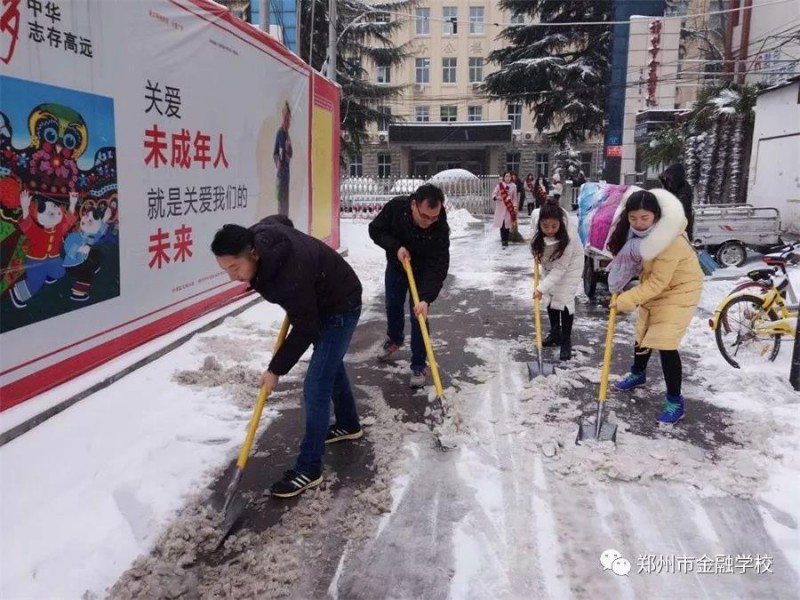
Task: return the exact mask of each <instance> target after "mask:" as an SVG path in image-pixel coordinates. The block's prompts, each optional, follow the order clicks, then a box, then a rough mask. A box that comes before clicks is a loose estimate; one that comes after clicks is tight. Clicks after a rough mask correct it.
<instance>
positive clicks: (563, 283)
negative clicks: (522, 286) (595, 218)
mask: <svg viewBox="0 0 800 600" xmlns="http://www.w3.org/2000/svg"><path fill="white" fill-rule="evenodd" d="M561 210H562V212H563V213H564V215H565V217H566V218H565V221H566V222H567V233H568V235H569V244H568V245H567V247H566V249H565V250H564V253H563V254H562V255H561V256H560V257H558V258H557V259H556V260H553V258H552V256H553V253H554V252H555V249H556V247H557V246H558V244H547V243H546V242H547V239H545V247H544V256H542V261H541V272H540V274H539V276H540V280H539V291H540V292H542V296H543V298H542V303H543V305H544V306H549V307H550V308H552V309H554V310H564V309H565V308H566V309H567V311H569V313H570V314H573V315H574V314H575V296H577V295H578V292H579V291H580V290H581V289H582V287H583V246H582V245H581V240H580V237H578V221H577V219H575V218H573V217H572V216H571V215H570V214H569V213H568V212H567V211H565V210H564V209H563V208H562V209H561ZM538 227H539V209H536V210H535V211H533V214H532V215H531V239H532V238H533V236H534V235H536V231H537V230H538Z"/></svg>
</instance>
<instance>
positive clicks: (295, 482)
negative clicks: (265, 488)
mask: <svg viewBox="0 0 800 600" xmlns="http://www.w3.org/2000/svg"><path fill="white" fill-rule="evenodd" d="M320 483H322V473H321V472H320V473H318V474H317V475H316V477H310V476H308V475H303V474H302V473H298V472H297V471H293V470H292V469H289V470H288V471H286V472H285V473H284V474H283V479H281V480H280V481H276V482H275V483H273V484H272V487H271V488H269V492H270V494H272V495H273V496H275V497H276V498H291V497H293V496H297V495H298V494H299V493H301V492H304V491H305V490H307V489H309V488H313V487H316V486H318V485H319V484H320Z"/></svg>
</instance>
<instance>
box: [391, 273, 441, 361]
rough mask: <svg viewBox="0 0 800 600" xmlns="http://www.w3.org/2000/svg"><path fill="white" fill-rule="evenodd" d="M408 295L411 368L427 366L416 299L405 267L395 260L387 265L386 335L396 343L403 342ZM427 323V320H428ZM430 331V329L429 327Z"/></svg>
mask: <svg viewBox="0 0 800 600" xmlns="http://www.w3.org/2000/svg"><path fill="white" fill-rule="evenodd" d="M406 296H408V297H409V298H408V306H409V309H410V311H411V368H412V369H422V368H424V367H425V364H426V363H425V343H424V342H423V341H422V331H421V330H420V328H419V321H418V320H417V317H416V316H415V315H414V300H413V299H412V298H411V294H409V292H408V276H407V275H406V272H405V269H403V268H402V267H400V266H398V265H397V264H395V263H394V262H389V263H387V265H386V323H387V327H386V336H387V337H388V338H389V339H390V340H391V341H392V342H394V343H395V344H402V343H403V321H404V315H403V305H404V304H405V303H406ZM426 324H427V322H426ZM428 331H430V329H428Z"/></svg>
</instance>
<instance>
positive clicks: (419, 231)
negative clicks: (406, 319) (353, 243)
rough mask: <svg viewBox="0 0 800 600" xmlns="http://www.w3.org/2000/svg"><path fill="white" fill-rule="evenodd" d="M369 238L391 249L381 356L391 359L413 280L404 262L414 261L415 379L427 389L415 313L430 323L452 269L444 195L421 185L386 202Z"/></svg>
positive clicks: (413, 383)
mask: <svg viewBox="0 0 800 600" xmlns="http://www.w3.org/2000/svg"><path fill="white" fill-rule="evenodd" d="M369 236H370V237H371V238H372V240H373V241H374V242H375V243H376V244H378V246H380V247H381V248H383V249H384V250H386V261H387V263H386V280H385V282H386V320H387V331H386V337H387V339H386V342H385V343H384V344H383V348H382V350H381V352H380V354H379V356H378V358H379V360H384V361H385V360H389V358H390V357H391V356H392V354H394V353H395V352H396V351H397V349H398V348H400V346H402V345H403V305H404V304H405V301H406V295H408V279H407V277H406V273H405V270H404V269H403V264H402V262H403V260H404V259H405V258H409V259H410V260H411V267H412V269H413V272H414V279H415V280H416V282H417V287H418V291H419V299H420V302H419V304H417V305H416V306H413V304H412V301H411V300H409V304H410V305H411V379H410V385H411V387H413V388H420V387H423V386H424V385H425V380H426V378H427V376H428V372H427V368H426V366H427V363H426V360H425V345H424V343H423V341H422V332H421V331H420V328H419V323H418V321H417V318H416V315H419V314H421V315H422V316H423V317H425V318H426V319H427V317H428V307H429V306H430V304H431V303H432V302H433V301H434V300H436V298H437V296H438V295H439V292H440V291H441V289H442V284H443V283H444V279H445V277H447V270H448V269H449V268H450V228H449V227H448V226H447V215H446V214H445V210H444V194H443V193H442V190H440V189H439V188H437V187H436V186H434V185H430V184H426V185H423V186H420V187H419V188H418V189H417V191H416V192H414V193H413V194H411V195H410V196H398V197H397V198H393V199H392V200H390V201H389V202H387V203H386V206H384V207H383V210H381V212H380V213H379V214H378V216H377V217H375V219H374V220H373V221H372V223H370V224H369Z"/></svg>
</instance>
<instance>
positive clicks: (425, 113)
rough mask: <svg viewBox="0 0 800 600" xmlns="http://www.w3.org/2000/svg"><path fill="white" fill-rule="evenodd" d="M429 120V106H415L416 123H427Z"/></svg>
mask: <svg viewBox="0 0 800 600" xmlns="http://www.w3.org/2000/svg"><path fill="white" fill-rule="evenodd" d="M430 120H431V108H430V107H429V106H418V107H417V123H427V122H428V121H430Z"/></svg>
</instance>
